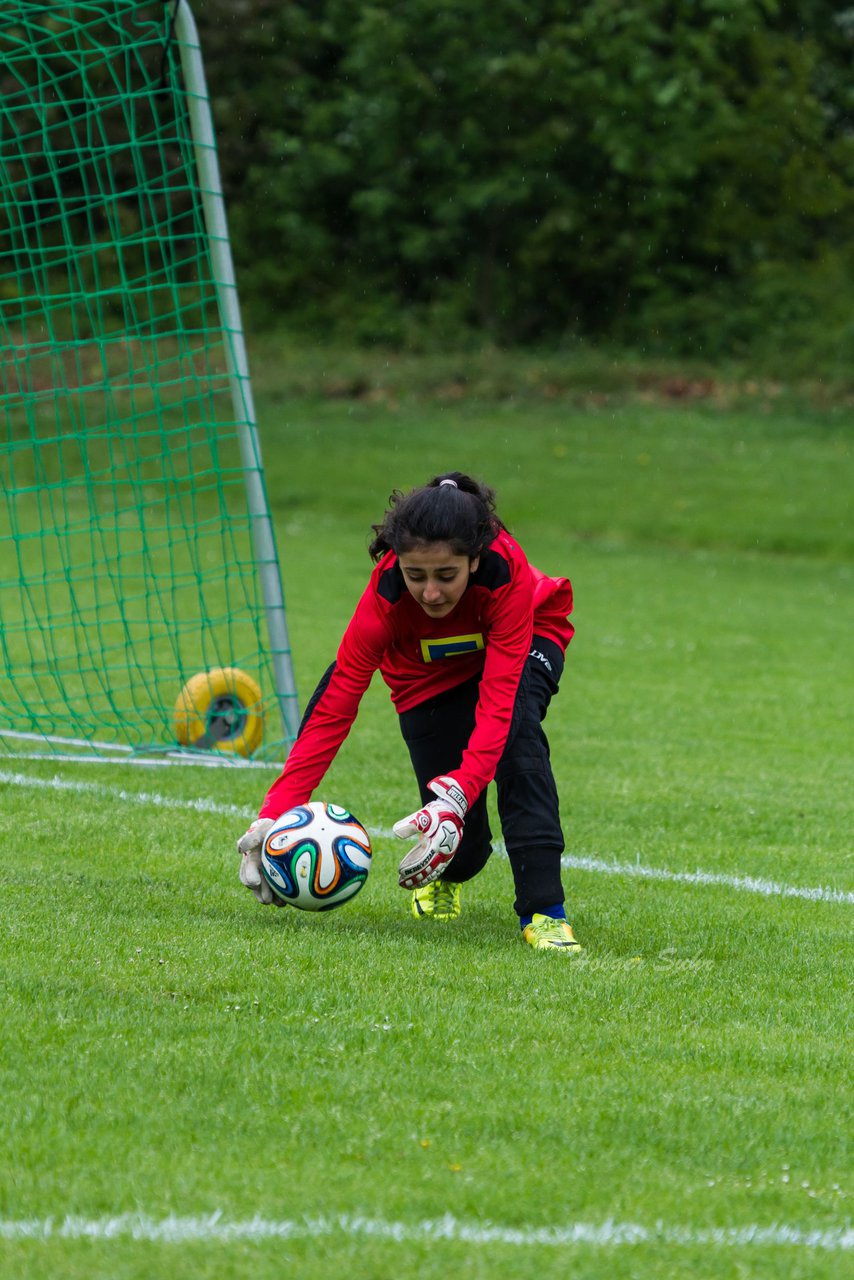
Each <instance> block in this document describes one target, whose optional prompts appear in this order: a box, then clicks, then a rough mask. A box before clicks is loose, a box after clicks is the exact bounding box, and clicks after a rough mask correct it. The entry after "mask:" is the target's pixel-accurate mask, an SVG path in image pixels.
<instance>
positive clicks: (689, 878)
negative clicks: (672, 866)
mask: <svg viewBox="0 0 854 1280" xmlns="http://www.w3.org/2000/svg"><path fill="white" fill-rule="evenodd" d="M560 861H561V866H564V867H567V868H572V869H573V870H575V871H598V872H600V873H602V874H604V875H609V876H639V877H640V878H641V879H642V880H669V881H671V882H672V883H673V882H675V883H677V884H699V885H722V886H724V887H725V888H727V889H741V890H743V891H744V892H746V893H761V894H764V895H765V897H766V898H807V899H808V900H809V901H810V902H846V903H848V904H849V905H850V904H854V893H850V892H848V891H847V890H845V889H831V888H830V887H829V886H827V885H819V886H818V887H816V888H809V887H808V886H805V885H798V884H782V883H781V882H780V881H778V880H763V879H760V878H759V877H757V876H727V875H722V874H721V873H720V872H717V871H668V870H667V869H666V868H665V867H647V866H644V865H643V863H641V862H606V861H605V860H604V859H602V858H578V857H574V856H571V855H569V854H567V855H565V856H564V857H563V858H561V860H560Z"/></svg>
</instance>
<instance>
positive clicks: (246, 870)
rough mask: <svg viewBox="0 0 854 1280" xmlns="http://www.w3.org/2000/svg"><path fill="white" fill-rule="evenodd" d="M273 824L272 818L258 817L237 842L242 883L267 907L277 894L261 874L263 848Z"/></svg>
mask: <svg viewBox="0 0 854 1280" xmlns="http://www.w3.org/2000/svg"><path fill="white" fill-rule="evenodd" d="M272 825H273V819H272V818H256V819H255V821H254V822H253V823H252V826H251V827H250V828H249V830H248V831H247V832H246V834H245V835H242V836H241V837H240V839H239V840H238V842H237V852H238V853H239V854H240V871H239V875H240V883H241V884H244V885H246V888H247V889H251V890H252V892H253V893H254V894H255V897H256V898H257V899H258V901H259V902H262V903H263V904H264V906H265V907H266V906H269V905H270V903H271V902H272V901H273V898H274V896H275V895H274V893H273V890H272V889H271V888H270V886H269V885H268V884H267V881H266V880H265V879H264V877H263V875H262V874H261V850H262V849H263V847H264V840H265V839H266V836H267V832H268V831H269V830H270V828H271V827H272Z"/></svg>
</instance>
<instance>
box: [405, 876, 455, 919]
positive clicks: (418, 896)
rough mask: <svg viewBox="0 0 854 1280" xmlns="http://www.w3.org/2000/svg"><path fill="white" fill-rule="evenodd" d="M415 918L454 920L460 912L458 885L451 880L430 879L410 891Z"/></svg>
mask: <svg viewBox="0 0 854 1280" xmlns="http://www.w3.org/2000/svg"><path fill="white" fill-rule="evenodd" d="M412 914H413V915H414V916H415V919H416V920H456V918H457V916H458V915H459V914H460V886H459V885H458V884H454V883H453V881H451V880H431V881H430V883H429V884H423V885H421V887H420V889H413V891H412Z"/></svg>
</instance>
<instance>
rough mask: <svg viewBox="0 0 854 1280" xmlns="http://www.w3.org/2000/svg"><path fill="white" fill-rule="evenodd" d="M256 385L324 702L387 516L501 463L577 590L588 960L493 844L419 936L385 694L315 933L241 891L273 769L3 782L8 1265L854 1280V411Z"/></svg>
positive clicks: (18, 769) (541, 540)
mask: <svg viewBox="0 0 854 1280" xmlns="http://www.w3.org/2000/svg"><path fill="white" fill-rule="evenodd" d="M255 356H256V361H257V366H258V369H259V376H258V379H257V383H258V385H257V398H258V408H259V417H260V426H261V433H262V443H263V448H264V454H265V463H266V467H267V478H268V487H269V491H270V497H271V501H272V504H273V509H274V515H275V520H276V527H277V533H278V537H279V541H280V553H281V556H282V561H283V571H284V577H285V587H286V594H287V599H288V609H289V622H290V627H291V634H292V640H293V645H294V653H295V662H296V668H297V678H298V682H299V685H300V691H301V696H302V700H303V702H304V701H305V700H306V698H307V696H308V694H309V693H310V691H311V688H312V685H313V682H314V681H315V680H316V679H317V678H318V676H319V675H320V674H321V672H322V670H323V669H324V667H325V666H326V664H327V662H328V661H329V660H330V658H331V656H332V654H333V652H334V648H335V645H336V643H337V640H338V637H339V635H340V633H341V630H342V628H343V626H344V624H345V623H346V621H347V618H348V617H349V614H350V612H351V610H352V607H353V605H354V603H355V599H356V597H357V595H358V593H359V591H360V590H361V588H362V585H363V583H364V579H365V577H366V574H367V572H368V569H369V561H368V558H367V555H366V545H367V541H368V532H369V526H370V524H371V522H372V521H375V520H377V519H379V517H380V515H381V513H382V510H383V507H384V505H385V500H386V497H387V495H388V493H389V491H390V490H391V489H392V488H393V487H395V486H403V487H405V486H408V485H410V484H414V483H419V482H421V481H422V480H423V479H425V478H426V477H427V476H429V475H430V474H432V473H433V472H434V471H435V470H438V469H442V468H446V467H451V466H455V467H459V468H461V469H467V470H472V471H475V472H476V473H478V474H480V475H482V476H484V477H485V478H486V479H488V480H489V481H490V482H491V483H493V484H494V485H495V486H496V488H497V489H498V491H499V496H500V499H501V511H502V514H503V515H504V517H505V519H506V520H507V522H508V523H509V524H510V525H511V526H512V528H513V530H514V532H515V533H516V535H517V536H518V537H519V539H520V541H521V542H522V544H523V545H524V546H525V548H526V550H527V551H528V553H529V555H530V557H531V558H532V559H533V560H534V561H535V562H536V563H537V564H539V565H540V567H542V568H543V569H545V570H547V571H550V572H553V573H568V574H569V575H570V576H571V578H572V579H573V583H574V586H575V591H576V598H577V608H576V615H575V621H576V626H577V636H576V639H575V640H574V641H573V644H572V646H571V649H570V653H569V659H568V663H567V670H566V674H565V677H564V686H563V688H562V690H561V693H560V696H559V698H558V699H557V700H556V702H555V703H554V704H553V707H552V711H551V713H550V718H549V722H548V729H549V736H550V740H551V744H552V754H553V760H554V764H555V771H556V775H557V777H558V782H559V787H560V790H561V795H562V802H563V819H564V826H565V830H566V836H567V855H566V875H565V883H566V887H567V891H568V900H569V901H568V905H569V914H570V918H571V919H572V921H573V924H574V926H575V929H576V933H577V935H578V936H579V937H580V939H581V940H582V941H583V943H584V945H585V948H586V952H585V956H584V958H583V959H582V960H580V961H577V962H574V963H568V962H566V961H565V959H564V958H563V957H561V956H554V955H542V954H535V953H533V952H530V951H529V950H528V949H526V948H525V947H523V945H522V944H521V942H520V940H519V934H518V928H517V926H516V922H515V918H514V916H513V914H512V897H513V894H512V886H511V877H510V871H509V866H508V863H507V861H506V859H505V858H503V857H502V855H501V853H500V851H499V852H497V853H496V855H495V856H494V857H493V859H492V860H491V862H490V864H489V865H488V867H487V869H486V871H485V872H484V873H483V875H482V876H480V877H479V878H478V880H477V881H475V882H474V883H473V884H472V885H471V886H469V887H468V889H467V891H466V893H465V895H464V901H463V908H464V910H463V916H462V917H461V919H460V920H459V921H458V922H456V923H455V924H452V925H450V926H438V927H437V926H429V925H425V924H424V923H423V922H418V921H415V920H413V919H412V918H411V917H410V916H409V915H408V899H407V898H406V897H405V896H404V895H403V893H402V892H401V891H400V890H399V889H398V888H397V885H396V877H395V868H396V864H397V860H398V857H399V854H400V852H401V849H400V848H399V847H397V845H398V842H396V841H395V840H394V839H393V838H389V836H388V831H389V828H390V826H391V824H392V822H393V821H394V820H395V819H396V818H397V817H399V816H400V815H401V814H403V813H405V812H407V811H409V809H411V807H412V804H413V799H414V795H413V787H412V783H411V780H410V776H409V772H408V765H407V760H406V755H405V750H404V747H403V744H402V742H401V740H400V737H399V733H398V730H397V726H396V723H395V718H394V715H393V713H392V711H391V708H390V706H389V705H388V703H387V699H386V697H385V695H384V692H383V689H382V687H381V686H379V685H378V684H376V685H374V686H372V688H371V690H370V691H369V694H368V695H367V697H366V699H365V703H364V706H363V710H362V712H361V713H360V717H359V720H358V722H357V724H356V726H355V728H354V731H353V733H352V735H351V737H350V738H349V739H348V741H347V743H346V744H345V746H344V748H343V750H342V752H341V754H340V756H339V758H338V760H337V761H336V763H335V765H334V766H333V769H332V771H331V772H330V774H329V776H328V779H327V781H326V783H325V784H324V787H323V795H324V796H325V797H326V798H328V799H332V800H335V801H336V802H338V803H342V804H345V805H348V806H350V807H352V809H353V810H354V811H355V812H356V813H357V814H358V815H359V816H360V817H361V819H362V821H363V822H365V824H366V825H367V826H368V827H369V828H370V829H371V831H372V832H373V833H374V836H375V860H374V870H373V872H372V874H371V877H370V878H369V880H368V883H367V885H366V887H365V889H364V891H363V892H362V893H361V894H360V895H359V897H358V898H357V899H356V900H355V901H354V902H352V903H351V904H349V905H347V906H346V907H344V908H342V909H341V910H340V911H337V912H332V913H330V914H328V915H325V916H322V917H318V918H314V917H311V916H306V915H303V914H301V913H298V912H295V911H291V910H290V909H286V910H282V911H275V910H272V909H262V908H260V907H258V906H257V905H256V903H255V901H254V899H252V898H251V897H250V895H249V894H247V893H246V891H245V890H243V889H242V888H241V887H240V885H239V884H238V881H237V868H236V857H235V855H234V851H233V850H234V841H235V839H236V837H237V836H238V835H239V834H240V833H241V832H242V831H243V829H244V826H245V822H246V820H247V819H248V818H251V817H252V816H253V815H254V812H255V810H256V809H257V805H258V803H259V801H260V799H261V796H262V795H263V793H264V791H265V790H266V787H267V786H268V785H269V783H270V782H271V781H272V780H273V777H274V776H275V770H274V769H269V768H265V769H259V770H208V769H202V768H190V767H174V768H168V769H167V768H163V769H143V768H137V769H134V768H132V767H129V766H125V767H124V768H121V767H119V766H104V767H98V766H92V765H88V766H84V765H77V766H73V765H67V766H61V767H60V766H58V765H56V764H51V763H50V762H48V761H45V762H39V763H35V762H23V761H21V762H15V761H14V760H5V761H3V762H2V763H0V793H2V807H0V830H2V835H3V841H4V847H5V857H4V859H3V869H2V886H3V888H2V912H3V923H4V928H3V933H2V942H0V947H2V966H3V974H4V982H3V989H2V1026H3V1042H4V1047H3V1054H2V1058H0V1084H2V1099H3V1102H2V1107H0V1135H2V1149H3V1152H4V1159H3V1161H2V1168H0V1274H3V1275H4V1276H10V1277H24V1278H26V1280H43V1278H44V1280H47V1278H48V1277H50V1278H51V1280H55V1278H56V1277H63V1280H65V1278H67V1280H83V1278H84V1277H85V1278H86V1280H91V1278H92V1277H98V1278H104V1280H106V1278H109V1280H130V1278H131V1277H132V1278H134V1280H137V1278H142V1277H146V1278H147V1277H152V1276H170V1277H172V1276H175V1277H189V1276H192V1277H211V1278H212V1280H213V1278H216V1280H229V1278H230V1277H243V1276H247V1277H252V1280H263V1278H264V1277H271V1278H272V1277H278V1276H282V1275H288V1276H299V1277H300V1278H302V1277H306V1278H307V1280H315V1278H318V1280H320V1278H321V1277H324V1278H325V1277H328V1276H331V1275H336V1274H339V1273H342V1272H346V1273H348V1274H349V1275H350V1276H353V1277H359V1278H360V1280H361V1277H365V1278H373V1277H377V1278H383V1280H384V1278H386V1277H388V1278H389V1280H391V1277H400V1276H405V1277H410V1276H412V1277H419V1278H420V1277H437V1278H438V1277H442V1278H443V1280H444V1278H445V1277H448V1276H453V1275H460V1276H466V1277H483V1278H484V1280H486V1278H491V1277H504V1276H507V1277H519V1278H520V1280H521V1278H528V1277H530V1278H531V1280H542V1278H544V1277H549V1278H550V1277H558V1276H560V1277H563V1276H565V1275H572V1276H574V1277H575V1278H576V1280H588V1278H589V1280H593V1278H594V1277H595V1278H596V1280H598V1278H599V1277H602V1276H609V1277H614V1278H615V1280H628V1278H629V1277H675V1276H683V1275H692V1276H701V1277H721V1278H722V1280H723V1278H724V1277H731V1276H740V1277H754V1276H763V1277H764V1276H767V1277H780V1276H786V1277H791V1278H792V1280H796V1278H799V1277H804V1278H806V1277H811V1278H812V1277H837V1276H839V1275H841V1274H842V1273H843V1271H844V1270H845V1266H846V1264H847V1260H848V1256H849V1251H850V1249H851V1247H852V1243H854V1234H852V1230H851V1226H850V1218H851V1196H852V1186H851V1145H850V1136H849V1135H850V1118H851V1117H850V1092H849V1089H850V1070H851V1057H850V1048H849V1044H848V1042H847V1040H846V1036H847V1035H849V1034H850V1025H849V1015H848V1010H849V1008H850V975H851V927H850V926H851V912H852V905H854V893H852V888H854V886H852V875H851V839H850V837H851V830H852V792H851V764H852V751H851V733H850V707H851V693H852V675H851V660H850V648H851V643H850V636H851V634H852V627H854V605H852V558H854V557H852V550H854V548H852V529H851V521H850V506H849V504H850V495H851V492H852V485H851V432H850V425H849V417H850V408H849V407H848V406H846V405H844V404H842V405H840V404H839V403H838V402H834V403H831V404H822V403H819V402H817V401H816V400H815V398H814V397H810V396H804V397H798V396H796V395H789V394H780V393H779V389H769V388H764V389H763V388H757V389H755V390H751V389H750V388H743V387H742V388H741V389H740V390H733V389H732V388H727V387H722V386H720V385H714V386H712V385H710V386H705V385H704V384H701V385H700V386H699V388H698V389H697V390H696V393H695V391H694V390H691V391H690V394H688V395H686V394H684V393H683V391H681V390H680V391H679V392H678V394H676V393H670V392H668V390H667V386H666V385H664V384H663V383H662V382H661V380H660V379H659V380H655V379H653V380H652V381H651V383H650V382H644V380H643V379H640V380H638V379H634V380H629V381H626V380H625V379H621V378H620V376H619V370H614V369H611V370H610V371H603V370H601V369H600V370H598V371H595V370H592V369H591V370H590V377H589V379H588V381H589V383H590V386H591V387H593V385H594V384H595V388H594V389H593V390H589V389H588V390H585V380H584V376H583V370H579V371H576V372H575V374H574V375H573V376H572V377H571V378H568V379H567V381H566V383H565V384H558V383H557V382H556V380H555V377H556V376H555V374H554V372H553V371H548V370H547V371H546V372H545V373H543V372H542V371H540V372H539V373H538V372H537V370H536V368H535V367H534V366H532V365H531V364H530V362H528V363H526V364H524V365H523V364H522V363H521V362H517V363H516V364H513V363H512V361H506V362H504V363H502V365H501V368H500V385H499V381H498V380H497V374H496V371H495V369H494V368H493V367H492V366H490V368H491V373H490V377H489V378H486V376H485V375H484V377H483V379H482V380H481V381H478V380H477V379H473V380H472V381H471V382H470V383H469V382H466V380H465V379H464V378H463V377H462V376H461V375H460V373H459V370H457V368H456V367H448V368H447V369H446V368H444V367H443V368H442V369H440V370H439V371H438V372H437V367H436V366H435V365H434V366H432V367H429V366H427V365H424V364H421V365H419V364H417V363H416V364H412V365H409V366H407V367H406V368H405V369H403V370H400V369H394V368H392V366H391V364H390V363H389V364H387V365H386V366H384V368H385V373H384V374H383V376H379V375H378V372H377V370H378V369H380V366H379V365H376V364H374V365H372V366H371V368H370V369H369V370H368V372H367V373H365V371H364V370H362V369H361V366H360V365H359V360H358V358H357V357H356V356H354V355H348V356H347V357H346V359H345V358H344V357H342V356H340V355H335V354H327V356H326V357H325V362H324V358H323V357H322V356H317V355H316V356H314V357H312V359H313V363H312V361H311V360H309V359H308V358H307V357H306V356H305V354H304V353H300V352H299V351H297V350H295V349H293V348H292V347H283V348H282V350H281V351H279V350H277V349H276V348H275V347H274V346H273V344H271V343H268V344H267V345H266V346H265V347H264V349H263V350H261V351H258V352H256V353H255ZM342 368H344V369H345V372H346V377H344V378H343V381H342V379H341V377H339V373H340V370H341V369H342ZM532 369H533V372H532ZM380 371H381V372H382V370H380ZM606 373H607V376H606ZM594 374H595V375H596V376H594ZM671 376H674V375H672V374H668V377H671ZM692 377H693V375H692ZM691 385H692V386H693V383H692V384H691Z"/></svg>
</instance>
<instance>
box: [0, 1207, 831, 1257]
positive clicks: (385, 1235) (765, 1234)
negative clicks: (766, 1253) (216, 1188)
mask: <svg viewBox="0 0 854 1280" xmlns="http://www.w3.org/2000/svg"><path fill="white" fill-rule="evenodd" d="M335 1235H343V1236H351V1237H352V1236H364V1237H370V1238H372V1239H378V1240H391V1241H393V1242H395V1243H397V1244H411V1243H417V1242H419V1241H429V1242H430V1243H431V1244H435V1242H436V1241H437V1240H444V1241H448V1242H459V1243H462V1244H472V1245H521V1246H523V1247H530V1246H532V1245H551V1246H555V1247H565V1246H566V1245H592V1246H598V1247H603V1248H609V1247H611V1248H613V1247H614V1246H618V1245H641V1244H664V1245H677V1246H678V1245H686V1246H697V1245H700V1246H704V1245H708V1246H716V1247H719V1248H724V1249H733V1248H746V1247H749V1246H756V1245H759V1246H769V1245H770V1246H778V1247H789V1248H791V1247H793V1246H794V1247H801V1248H804V1249H822V1250H826V1251H840V1250H848V1249H851V1248H852V1247H854V1229H852V1228H851V1227H847V1226H846V1227H820V1228H818V1227H817V1228H815V1229H809V1228H803V1227H790V1226H786V1225H783V1224H780V1223H774V1224H772V1225H771V1226H767V1227H760V1226H758V1225H757V1224H751V1225H749V1226H744V1227H707V1228H703V1227H679V1226H672V1227H671V1226H667V1224H666V1223H663V1222H656V1223H655V1224H654V1226H651V1227H644V1226H642V1225H641V1224H640V1223H636V1222H614V1221H613V1219H607V1220H606V1221H605V1222H602V1223H594V1222H572V1223H569V1224H568V1225H566V1226H561V1227H502V1226H497V1225H496V1224H494V1223H491V1222H483V1223H473V1222H460V1221H459V1220H458V1219H457V1218H454V1217H453V1216H452V1215H451V1214H446V1215H445V1217H443V1218H438V1219H434V1220H428V1221H424V1222H414V1223H406V1222H388V1221H386V1220H385V1219H382V1218H366V1217H361V1216H359V1215H352V1214H341V1215H337V1216H333V1217H317V1218H310V1217H309V1218H301V1219H291V1220H289V1219H285V1220H283V1221H275V1220H271V1219H269V1218H262V1217H260V1216H256V1217H254V1218H247V1219H243V1220H240V1219H230V1218H226V1217H225V1216H224V1215H222V1214H221V1213H212V1214H207V1215H203V1216H200V1217H194V1218H179V1217H175V1216H170V1217H167V1218H151V1217H148V1216H147V1215H146V1214H141V1213H123V1214H118V1215H117V1216H115V1217H111V1218H83V1217H77V1216H72V1215H69V1216H67V1217H65V1218H42V1219H37V1218H32V1219H23V1220H14V1219H12V1220H7V1221H2V1220H0V1239H3V1240H35V1241H43V1240H117V1239H122V1238H128V1239H131V1240H143V1241H156V1242H157V1243H164V1244H186V1243H190V1242H197V1241H201V1242H206V1241H210V1242H216V1243H228V1242H229V1241H246V1240H248V1241H250V1242H251V1241H254V1242H261V1241H264V1240H271V1239H279V1240H281V1239H298V1238H303V1239H305V1238H309V1239H312V1238H318V1237H320V1236H335Z"/></svg>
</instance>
